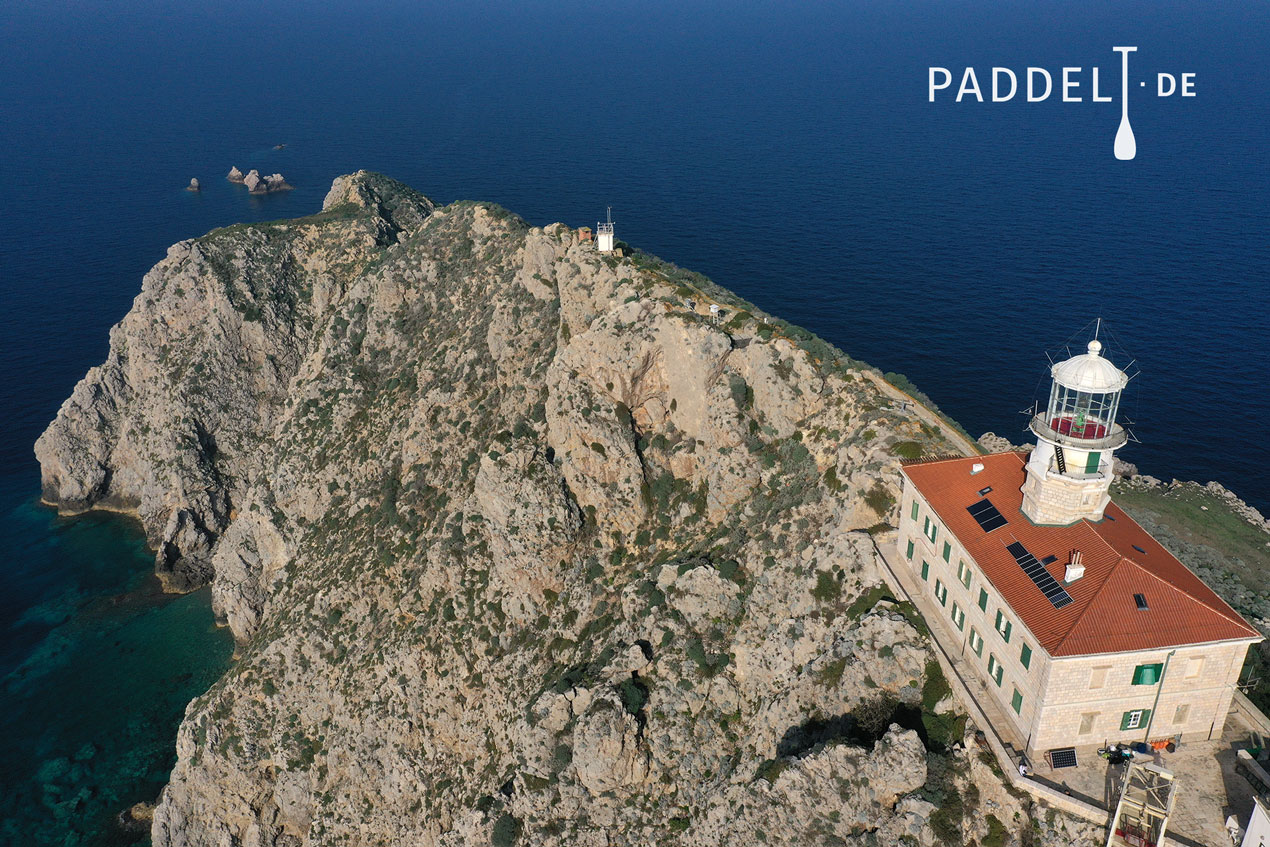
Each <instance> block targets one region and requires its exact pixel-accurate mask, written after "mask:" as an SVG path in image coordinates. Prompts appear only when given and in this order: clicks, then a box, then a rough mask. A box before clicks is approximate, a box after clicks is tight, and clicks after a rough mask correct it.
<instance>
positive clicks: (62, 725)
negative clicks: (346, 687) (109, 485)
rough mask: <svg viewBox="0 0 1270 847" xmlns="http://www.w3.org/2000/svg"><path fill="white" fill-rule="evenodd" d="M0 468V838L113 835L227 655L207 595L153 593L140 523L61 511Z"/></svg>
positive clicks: (85, 841)
mask: <svg viewBox="0 0 1270 847" xmlns="http://www.w3.org/2000/svg"><path fill="white" fill-rule="evenodd" d="M35 483H36V480H33V479H30V478H27V477H26V476H25V475H22V476H17V477H3V478H0V538H4V539H6V543H7V544H8V551H7V555H6V557H5V558H6V559H7V560H8V561H7V562H6V567H5V568H4V569H3V570H2V571H0V633H2V634H3V635H2V636H0V737H2V738H3V739H4V742H3V744H0V843H4V844H14V845H17V844H22V845H122V844H129V843H133V842H137V841H144V840H145V838H144V836H137V835H128V834H126V833H124V832H122V831H121V830H120V829H119V828H118V827H117V826H116V824H115V818H116V816H117V815H118V813H119V811H120V810H121V809H124V808H126V807H128V806H130V805H131V804H133V803H135V802H137V801H139V800H153V799H154V798H155V797H156V796H157V795H158V792H159V790H160V789H161V788H162V787H163V784H164V783H165V782H166V781H167V774H168V772H169V771H170V770H171V768H172V765H173V763H174V761H175V753H174V750H173V739H174V738H175V736H176V727H177V725H178V724H179V723H180V720H181V716H182V714H183V713H184V710H185V706H186V704H187V703H188V702H189V701H190V700H191V699H192V698H193V697H195V696H197V695H198V694H200V693H202V692H203V691H205V690H206V689H207V687H208V686H209V685H211V683H212V682H213V681H214V680H215V679H216V678H217V677H218V676H219V675H220V674H221V673H223V672H224V670H225V668H226V667H227V666H228V664H229V660H230V655H231V653H232V650H233V643H232V640H231V638H230V636H229V633H228V632H227V631H226V630H223V629H218V628H216V627H215V626H214V624H213V620H212V613H211V606H210V598H209V593H208V591H207V590H206V589H204V590H203V591H199V592H196V593H194V594H190V595H186V596H181V597H173V596H170V595H164V594H162V593H160V592H159V590H158V582H157V580H156V579H155V578H154V576H153V574H152V567H153V557H152V555H151V554H150V552H149V551H148V550H147V549H146V547H145V542H144V538H143V536H142V534H141V531H140V528H139V527H138V526H137V524H136V523H135V522H134V521H132V520H130V519H128V518H125V517H121V516H118V515H108V514H91V515H85V516H81V517H77V518H73V519H64V518H59V517H57V516H56V515H55V514H54V513H53V512H52V511H51V510H49V509H46V508H44V507H42V506H40V505H39V504H38V502H37V501H36V500H35V498H34V497H33V496H32V492H33V491H34V490H36V485H35Z"/></svg>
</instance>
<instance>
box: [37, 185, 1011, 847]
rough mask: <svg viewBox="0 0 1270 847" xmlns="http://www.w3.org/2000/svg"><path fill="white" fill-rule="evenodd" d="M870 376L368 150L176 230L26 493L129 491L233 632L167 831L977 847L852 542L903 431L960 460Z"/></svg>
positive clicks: (336, 837)
mask: <svg viewBox="0 0 1270 847" xmlns="http://www.w3.org/2000/svg"><path fill="white" fill-rule="evenodd" d="M231 176H232V172H231ZM249 179H250V180H251V183H252V184H253V185H256V186H258V185H260V184H261V183H262V182H263V183H264V184H268V178H265V179H264V180H261V178H260V177H259V174H256V173H255V172H252V173H251V174H248V175H247V177H244V180H245V181H246V180H249ZM688 299H691V300H693V301H694V302H695V303H696V304H697V307H696V308H695V309H689V308H687V307H686V306H685V300H688ZM711 303H716V304H718V305H721V306H722V307H723V312H724V313H725V319H724V320H723V321H721V322H719V323H714V322H712V321H711V320H710V319H709V318H708V317H707V315H708V311H706V310H708V306H709V305H710V304H711ZM867 373H868V372H867V371H865V370H864V369H863V366H861V365H859V364H858V363H855V362H853V361H851V360H850V359H849V358H848V357H846V356H845V354H842V353H841V352H840V351H837V350H835V349H833V348H831V347H829V346H828V345H826V344H824V343H823V342H821V341H819V340H818V339H815V338H814V337H811V336H808V335H807V334H805V333H802V332H801V331H799V330H797V329H796V328H792V327H788V326H787V325H784V324H782V323H780V322H778V321H776V320H775V319H774V318H771V317H770V316H767V315H764V314H763V313H762V312H760V311H759V310H757V309H756V308H755V307H753V306H752V305H750V304H747V303H745V302H744V301H741V300H739V299H738V298H736V297H735V296H734V295H732V294H730V293H729V292H727V291H724V290H723V289H720V288H718V287H717V286H715V285H713V284H712V283H710V282H709V280H706V279H705V278H703V277H700V276H698V275H695V274H691V273H688V272H686V271H683V270H681V269H679V268H676V267H674V266H673V265H668V264H666V263H663V262H660V261H659V260H656V259H654V258H652V257H649V256H645V255H643V254H639V253H636V254H634V255H632V256H624V257H618V256H614V255H601V254H599V253H598V252H596V250H595V246H594V244H593V243H589V242H581V241H579V240H578V236H577V234H576V232H575V231H574V230H572V229H570V228H568V227H565V226H563V225H559V224H557V225H553V226H548V227H544V228H536V227H530V226H528V225H527V224H525V223H524V222H523V221H521V220H520V219H518V218H516V217H515V216H514V215H511V214H510V213H508V212H506V211H504V210H502V209H500V208H498V207H496V206H492V205H488V204H479V203H457V204H454V205H451V206H447V207H444V208H436V207H435V206H434V205H433V204H432V203H431V202H430V201H428V200H427V199H426V198H425V197H423V196H422V195H419V194H417V193H415V192H414V191H411V190H410V189H408V188H406V187H405V186H403V185H401V184H399V183H396V182H394V181H392V180H390V179H387V178H385V177H382V176H379V175H376V174H370V173H366V172H359V173H356V174H352V175H349V176H344V177H340V178H338V179H336V180H335V182H334V184H333V185H332V187H331V190H330V193H329V194H328V195H327V198H326V200H325V202H324V204H323V209H322V211H321V212H320V213H319V214H316V215H314V216H312V217H309V218H301V219H298V220H295V221H289V222H281V223H278V222H275V223H265V224H252V225H239V226H234V227H229V228H226V229H222V230H216V231H214V232H212V233H209V234H208V235H206V236H204V237H202V238H199V239H194V240H190V241H184V242H181V243H180V244H177V245H175V246H174V247H173V248H171V250H169V252H168V255H167V257H166V258H165V259H164V260H163V261H161V262H160V263H159V264H158V265H156V266H155V268H154V269H153V270H151V271H150V273H149V274H147V275H146V277H145V279H144V280H143V283H142V288H141V293H140V294H139V295H138V297H137V299H136V300H135V302H134V304H133V308H132V310H131V311H130V312H129V313H128V315H126V316H125V317H124V318H123V320H122V321H121V322H120V323H119V324H118V325H117V326H116V327H115V328H114V329H113V330H112V332H111V347H110V352H109V354H108V356H107V358H106V361H105V362H104V363H103V364H102V365H100V366H98V367H96V368H94V369H92V370H91V371H89V373H88V374H87V375H86V376H85V377H84V379H83V380H82V381H81V382H80V384H79V385H77V386H76V388H75V390H74V392H73V393H72V395H71V397H70V398H69V399H68V400H67V401H66V403H65V404H64V405H63V406H62V408H61V410H60V411H59V413H58V416H57V418H56V420H55V421H54V422H53V423H52V424H51V425H50V426H49V428H48V430H47V431H46V432H45V433H44V435H43V436H41V438H40V440H39V442H38V444H37V445H36V452H37V456H38V458H39V460H40V464H41V469H42V480H43V492H44V498H45V500H47V501H48V502H49V503H52V504H55V505H57V506H58V507H59V508H60V509H61V510H63V511H65V512H74V511H82V510H85V509H91V508H113V509H122V510H127V511H131V512H133V513H135V514H136V515H137V517H138V518H139V519H140V520H141V523H142V525H143V526H144V528H145V530H146V533H147V536H148V538H149V540H150V542H151V544H152V545H153V547H154V548H155V550H156V570H157V571H158V572H159V573H160V574H161V576H162V577H163V578H164V580H165V583H166V584H167V585H168V587H169V588H172V589H176V590H182V589H186V588H190V587H194V586H196V585H201V584H205V583H209V582H210V584H211V590H212V598H213V605H214V608H215V611H216V613H217V615H218V617H219V618H220V619H222V620H223V621H224V622H225V623H227V624H228V625H229V626H230V627H231V628H232V630H233V633H234V636H235V638H236V639H237V641H238V645H239V651H238V658H237V660H236V663H235V665H234V666H233V667H232V668H231V670H230V671H229V672H228V673H227V674H226V675H225V677H224V678H222V679H221V680H219V681H218V682H217V683H216V684H214V685H213V686H212V688H211V689H210V690H209V691H208V692H207V693H206V694H204V695H203V696H201V697H199V698H197V699H196V700H195V701H193V702H192V703H191V704H190V706H189V708H188V710H187V712H186V716H185V719H184V721H183V722H182V724H181V728H180V731H179V734H178V738H177V763H176V766H175V768H174V769H173V771H172V773H171V777H170V781H169V784H168V785H167V787H166V788H165V789H164V791H163V795H162V797H161V798H160V801H159V803H158V806H157V808H156V809H155V812H154V817H153V825H152V838H153V842H154V843H155V844H156V845H158V847H224V845H250V847H256V846H257V845H261V846H262V847H263V845H269V847H281V846H282V845H286V847H300V845H319V844H323V845H324V844H331V845H335V844H414V845H425V847H426V846H427V845H456V847H457V845H467V844H482V843H490V842H491V841H495V842H496V843H507V842H508V841H509V840H511V839H517V843H523V844H541V845H565V844H568V845H578V844H595V845H605V847H611V845H619V844H631V845H637V844H640V845H642V844H650V843H660V842H665V841H671V840H673V839H676V838H677V839H678V843H682V844H702V845H704V844H719V843H732V842H736V843H739V842H741V841H750V840H752V839H753V838H754V835H755V833H756V832H758V831H760V830H761V831H762V832H763V833H764V834H765V837H766V838H767V839H768V840H769V841H779V842H781V843H788V844H807V843H860V844H874V843H886V844H893V843H918V844H923V845H930V844H934V843H936V838H937V837H938V833H939V832H944V831H945V830H947V829H948V828H949V827H951V826H954V825H955V826H960V827H962V829H961V831H963V832H965V833H972V832H978V831H979V830H976V829H975V825H976V823H975V822H976V818H975V809H976V808H977V807H976V806H975V804H974V803H973V802H972V801H971V800H972V798H971V791H972V787H971V786H970V784H969V782H968V777H967V776H966V773H967V771H968V768H967V767H966V765H965V762H964V761H962V760H961V759H957V758H956V757H957V756H958V755H961V756H963V758H964V753H963V754H959V753H958V752H957V750H956V747H957V744H958V741H959V739H958V738H955V737H951V736H955V735H956V734H957V731H958V730H959V726H960V725H959V724H957V723H956V718H955V715H953V714H947V713H945V714H942V715H940V716H939V720H940V721H941V724H940V725H939V726H940V727H943V728H942V729H940V730H939V732H942V733H943V734H942V735H939V734H937V733H935V731H934V730H932V731H931V733H932V736H931V737H932V740H931V748H932V749H930V750H927V749H925V748H924V747H923V744H922V742H921V740H920V738H919V736H918V735H917V734H916V733H915V732H914V731H913V726H914V725H917V726H920V725H921V720H922V718H921V714H920V709H921V703H922V701H923V698H924V697H926V696H927V695H928V694H929V693H930V692H931V691H935V688H934V687H932V686H936V685H937V681H936V680H935V679H934V678H933V676H932V671H931V670H930V669H931V668H932V667H935V666H934V665H933V663H932V661H931V655H930V653H929V650H928V649H927V645H926V642H925V640H924V639H923V637H922V636H921V635H920V634H919V633H918V631H917V630H916V629H914V628H913V625H912V624H911V623H910V619H909V617H908V615H909V614H911V612H909V611H908V610H906V609H905V608H903V607H901V606H899V605H897V604H895V603H894V602H893V601H891V600H889V599H887V598H886V596H885V595H886V590H885V588H884V587H883V586H882V585H881V584H880V583H881V580H880V575H879V568H878V563H877V553H876V550H875V548H874V545H873V538H872V536H870V535H869V534H868V532H866V530H870V529H871V530H873V531H877V525H879V524H883V523H885V522H888V521H889V522H891V523H894V521H895V516H894V514H892V513H893V511H894V505H893V504H894V501H895V496H896V494H897V492H898V480H899V460H898V458H897V457H896V455H894V452H895V451H894V450H893V449H892V448H893V446H894V445H895V444H896V443H897V442H917V443H919V444H920V445H924V446H925V447H926V448H927V449H929V450H930V451H931V452H947V451H948V450H949V449H951V448H950V445H949V444H947V443H946V442H943V441H941V440H937V439H938V436H934V435H931V434H930V433H931V432H932V430H929V429H926V428H923V426H922V425H921V422H920V421H919V420H917V419H916V418H914V417H912V416H911V413H910V412H909V411H907V410H906V409H904V408H901V407H900V406H899V405H898V403H896V402H894V401H892V400H891V399H890V398H889V396H888V395H885V394H883V393H882V392H881V391H880V390H879V388H878V387H877V383H875V382H874V380H873V379H872V378H869V377H867V376H866V374H867ZM910 449H911V444H906V447H905V451H907V450H910ZM931 696H935V698H936V699H938V692H936V693H935V694H933V695H931ZM932 702H933V701H932ZM941 710H942V708H941ZM892 723H896V724H897V725H896V726H891V724H892ZM901 726H903V727H908V728H907V729H902V728H901ZM948 726H952V727H953V729H951V730H950V729H947V727H948ZM992 778H995V777H992ZM954 791H956V792H962V796H963V797H964V798H965V801H964V803H963V804H962V807H963V808H965V809H967V810H969V814H968V815H967V816H966V819H965V821H954V822H951V823H949V822H946V821H942V819H938V818H937V817H936V815H935V811H934V806H932V804H931V803H930V802H928V801H927V799H926V798H927V797H935V796H951V792H954ZM1005 797H1006V798H1007V800H1002V801H1001V802H1002V803H1007V802H1009V803H1014V806H1011V807H1010V808H1009V809H1008V811H1009V812H1010V815H1014V814H1016V813H1017V814H1018V815H1025V814H1027V813H1028V810H1027V809H1024V808H1023V807H1021V806H1018V803H1017V801H1014V800H1013V799H1012V798H1010V796H1009V795H1005ZM994 802H995V801H994ZM1001 814H1002V815H1004V814H1006V811H1001ZM998 817H1001V815H998ZM1007 817H1010V816H1009V815H1007ZM1001 819H1002V820H1006V818H1005V817H1002V818H1001ZM1010 821H1011V822H1013V821H1014V818H1013V817H1010ZM937 825H938V826H937ZM906 840H907V842H906Z"/></svg>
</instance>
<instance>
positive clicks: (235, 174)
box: [225, 166, 243, 183]
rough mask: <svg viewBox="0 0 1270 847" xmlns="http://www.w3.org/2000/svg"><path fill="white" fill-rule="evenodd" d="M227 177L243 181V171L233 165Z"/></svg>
mask: <svg viewBox="0 0 1270 847" xmlns="http://www.w3.org/2000/svg"><path fill="white" fill-rule="evenodd" d="M225 179H227V180H229V181H230V182H239V183H241V182H242V181H243V172H242V171H240V170H238V168H237V167H236V166H235V167H232V168H230V169H229V176H227V177H225Z"/></svg>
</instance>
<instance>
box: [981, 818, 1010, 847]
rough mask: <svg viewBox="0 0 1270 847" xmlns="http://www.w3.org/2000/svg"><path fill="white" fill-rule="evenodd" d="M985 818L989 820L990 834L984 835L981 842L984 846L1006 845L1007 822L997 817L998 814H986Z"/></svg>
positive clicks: (1001, 846)
mask: <svg viewBox="0 0 1270 847" xmlns="http://www.w3.org/2000/svg"><path fill="white" fill-rule="evenodd" d="M984 820H986V821H987V822H988V834H987V835H985V836H984V837H983V841H981V842H980V844H981V845H982V847H1005V842H1006V838H1007V837H1008V834H1007V833H1006V831H1005V824H1003V823H1001V821H1000V820H998V819H997V816H996V815H985V816H984Z"/></svg>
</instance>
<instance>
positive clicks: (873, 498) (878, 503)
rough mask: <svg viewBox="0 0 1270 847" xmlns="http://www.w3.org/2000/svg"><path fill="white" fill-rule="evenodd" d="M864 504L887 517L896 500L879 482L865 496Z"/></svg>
mask: <svg viewBox="0 0 1270 847" xmlns="http://www.w3.org/2000/svg"><path fill="white" fill-rule="evenodd" d="M910 443H911V442H910ZM864 502H865V503H868V504H869V508H870V509H872V510H873V511H875V512H877V513H878V514H879V515H880V516H882V517H886V516H887V514H889V513H890V511H891V507H892V506H894V505H895V498H894V497H892V496H891V492H889V491H887V490H886V486H885V485H884V484H883V483H882V481H881V480H878V481H877V482H875V483H873V487H872V488H870V489H869V491H868V493H866V494H865V495H864Z"/></svg>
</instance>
